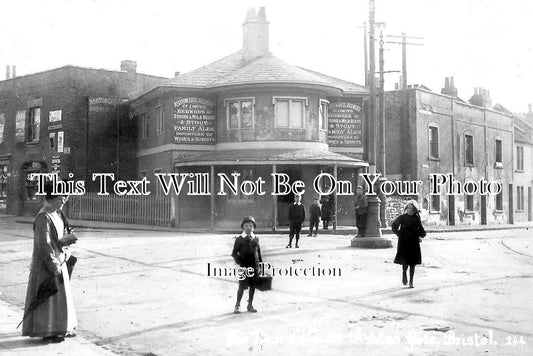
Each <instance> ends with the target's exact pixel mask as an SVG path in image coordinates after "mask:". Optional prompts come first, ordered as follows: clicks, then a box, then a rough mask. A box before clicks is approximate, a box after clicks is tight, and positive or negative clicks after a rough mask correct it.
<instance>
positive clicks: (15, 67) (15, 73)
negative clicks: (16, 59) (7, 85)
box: [11, 65, 17, 78]
mask: <svg viewBox="0 0 533 356" xmlns="http://www.w3.org/2000/svg"><path fill="white" fill-rule="evenodd" d="M11 71H12V74H11V76H12V77H13V78H15V77H16V76H17V66H15V65H14V66H13V69H11Z"/></svg>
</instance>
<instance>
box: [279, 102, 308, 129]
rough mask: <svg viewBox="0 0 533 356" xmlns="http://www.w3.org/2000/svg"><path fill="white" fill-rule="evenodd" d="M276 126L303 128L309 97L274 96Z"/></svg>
mask: <svg viewBox="0 0 533 356" xmlns="http://www.w3.org/2000/svg"><path fill="white" fill-rule="evenodd" d="M273 101H274V106H275V110H276V113H275V115H276V127H286V128H303V127H304V117H305V107H306V106H307V98H288V97H276V96H275V97H274V98H273Z"/></svg>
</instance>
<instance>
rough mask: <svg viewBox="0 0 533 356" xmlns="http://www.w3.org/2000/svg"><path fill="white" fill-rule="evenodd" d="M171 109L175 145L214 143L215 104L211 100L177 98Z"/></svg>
mask: <svg viewBox="0 0 533 356" xmlns="http://www.w3.org/2000/svg"><path fill="white" fill-rule="evenodd" d="M172 107H173V120H174V121H173V129H174V142H175V143H188V144H201V145H205V144H215V143H216V121H215V103H214V102H213V101H212V100H210V99H205V98H196V97H186V98H177V99H176V100H174V102H173V105H172Z"/></svg>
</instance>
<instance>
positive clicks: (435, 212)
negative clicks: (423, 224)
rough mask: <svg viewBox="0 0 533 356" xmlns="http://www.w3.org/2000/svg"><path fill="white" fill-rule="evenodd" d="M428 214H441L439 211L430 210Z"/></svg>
mask: <svg viewBox="0 0 533 356" xmlns="http://www.w3.org/2000/svg"><path fill="white" fill-rule="evenodd" d="M429 213H430V214H435V215H437V214H440V213H441V212H440V210H430V211H429Z"/></svg>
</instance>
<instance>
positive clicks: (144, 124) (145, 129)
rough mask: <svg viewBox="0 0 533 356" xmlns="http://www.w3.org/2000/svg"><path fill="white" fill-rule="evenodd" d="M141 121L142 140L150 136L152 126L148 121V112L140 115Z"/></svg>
mask: <svg viewBox="0 0 533 356" xmlns="http://www.w3.org/2000/svg"><path fill="white" fill-rule="evenodd" d="M139 117H140V120H139V121H140V122H141V140H147V139H149V138H150V126H149V123H148V113H145V112H144V113H141V114H140V115H139Z"/></svg>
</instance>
